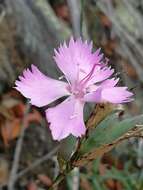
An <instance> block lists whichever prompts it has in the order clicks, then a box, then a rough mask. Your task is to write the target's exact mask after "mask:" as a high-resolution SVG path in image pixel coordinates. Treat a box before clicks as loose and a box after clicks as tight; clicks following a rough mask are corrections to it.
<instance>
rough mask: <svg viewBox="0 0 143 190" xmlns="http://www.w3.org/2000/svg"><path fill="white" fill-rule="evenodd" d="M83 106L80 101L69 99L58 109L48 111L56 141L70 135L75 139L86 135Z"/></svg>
mask: <svg viewBox="0 0 143 190" xmlns="http://www.w3.org/2000/svg"><path fill="white" fill-rule="evenodd" d="M83 106H84V104H83V103H82V102H80V101H79V100H76V99H74V98H73V97H69V98H67V99H66V100H65V101H64V102H62V103H61V104H59V105H57V106H56V107H54V108H49V109H47V110H46V117H47V120H48V122H50V130H51V132H52V136H53V139H54V140H61V139H64V138H66V137H67V136H69V135H70V134H72V135H74V136H75V137H81V136H82V135H84V134H85V131H86V128H85V125H84V120H83Z"/></svg>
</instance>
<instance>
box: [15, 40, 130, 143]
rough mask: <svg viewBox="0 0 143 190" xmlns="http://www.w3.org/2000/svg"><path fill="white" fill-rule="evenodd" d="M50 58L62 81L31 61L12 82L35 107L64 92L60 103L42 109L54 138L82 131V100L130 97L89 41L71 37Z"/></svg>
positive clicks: (122, 100)
mask: <svg viewBox="0 0 143 190" xmlns="http://www.w3.org/2000/svg"><path fill="white" fill-rule="evenodd" d="M54 59H55V62H56V64H57V66H58V67H59V69H60V70H61V71H62V73H63V74H64V78H65V79H66V82H65V81H64V80H63V81H62V80H55V79H52V78H49V77H47V76H45V75H44V74H43V73H41V72H40V71H39V69H38V68H37V67H36V66H34V65H32V66H31V70H29V69H26V70H24V71H23V75H22V76H19V80H17V81H16V82H15V84H16V87H15V88H16V89H17V90H18V91H19V92H21V93H22V94H23V95H24V96H25V97H26V98H29V99H30V103H31V104H32V105H35V106H37V107H42V106H45V105H48V104H50V103H52V102H54V101H55V100H57V99H59V98H61V97H65V96H67V98H66V99H65V100H64V101H63V102H62V103H60V104H58V105H57V106H55V107H52V108H49V109H47V110H46V118H47V120H48V122H50V126H49V127H50V130H51V133H52V136H53V139H54V140H61V139H64V138H66V137H67V136H69V135H70V134H72V135H74V136H75V137H81V136H82V135H84V134H85V131H86V127H85V124H84V118H83V108H84V105H85V102H94V103H101V102H110V103H113V104H119V103H125V102H130V101H131V100H132V98H131V97H132V95H133V94H132V93H131V92H129V91H128V90H127V87H117V86H116V85H117V83H118V81H119V79H118V78H117V79H115V78H111V76H112V75H113V73H114V70H113V69H111V67H109V66H108V65H107V61H106V59H103V54H101V53H100V49H98V50H97V51H95V52H92V43H88V42H87V41H85V42H82V40H81V39H77V40H74V39H73V38H71V39H70V41H69V43H68V44H66V43H64V44H63V45H61V46H60V47H59V48H58V49H57V50H55V55H54Z"/></svg>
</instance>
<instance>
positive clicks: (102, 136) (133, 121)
mask: <svg viewBox="0 0 143 190" xmlns="http://www.w3.org/2000/svg"><path fill="white" fill-rule="evenodd" d="M141 124H143V115H139V116H135V117H131V118H127V119H124V120H122V121H120V120H119V118H118V116H117V115H116V114H113V115H111V116H109V117H107V118H106V119H105V120H104V121H102V122H101V123H100V124H99V125H98V126H97V127H96V128H95V129H93V130H91V131H90V134H89V137H88V138H87V139H86V140H85V141H84V142H83V143H82V146H81V149H80V153H82V154H83V153H87V152H89V151H91V150H92V149H93V148H98V147H99V146H102V145H104V144H109V143H112V142H113V141H114V140H116V139H118V138H119V137H121V136H122V135H124V134H125V133H126V132H128V131H129V130H131V129H132V128H134V127H135V125H141Z"/></svg>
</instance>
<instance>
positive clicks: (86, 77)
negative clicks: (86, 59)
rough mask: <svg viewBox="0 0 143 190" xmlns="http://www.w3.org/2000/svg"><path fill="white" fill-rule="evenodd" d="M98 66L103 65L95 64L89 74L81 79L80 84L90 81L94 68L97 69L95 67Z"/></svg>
mask: <svg viewBox="0 0 143 190" xmlns="http://www.w3.org/2000/svg"><path fill="white" fill-rule="evenodd" d="M96 66H101V64H94V65H93V67H92V69H91V71H90V72H89V74H87V75H86V76H85V77H84V78H83V79H82V80H81V81H80V84H82V85H85V84H86V83H87V82H88V81H89V79H90V78H91V76H92V75H93V73H94V70H95V67H96Z"/></svg>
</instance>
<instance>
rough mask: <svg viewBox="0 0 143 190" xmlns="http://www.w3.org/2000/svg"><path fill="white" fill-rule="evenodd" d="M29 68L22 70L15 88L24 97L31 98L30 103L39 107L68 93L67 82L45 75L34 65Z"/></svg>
mask: <svg viewBox="0 0 143 190" xmlns="http://www.w3.org/2000/svg"><path fill="white" fill-rule="evenodd" d="M31 68H32V71H30V70H29V69H27V70H24V72H23V76H20V77H19V80H17V81H16V82H15V84H16V87H15V88H16V89H17V90H18V91H19V92H21V93H22V94H23V95H24V96H25V97H26V98H29V99H31V104H33V105H36V106H38V107H41V106H45V105H48V104H49V103H51V102H53V101H55V100H56V99H58V98H60V97H62V96H65V95H69V93H68V91H67V89H66V87H67V83H65V82H62V81H58V80H54V79H52V78H49V77H47V76H45V75H44V74H43V73H41V72H40V71H39V69H38V68H37V67H36V66H34V65H32V67H31Z"/></svg>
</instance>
